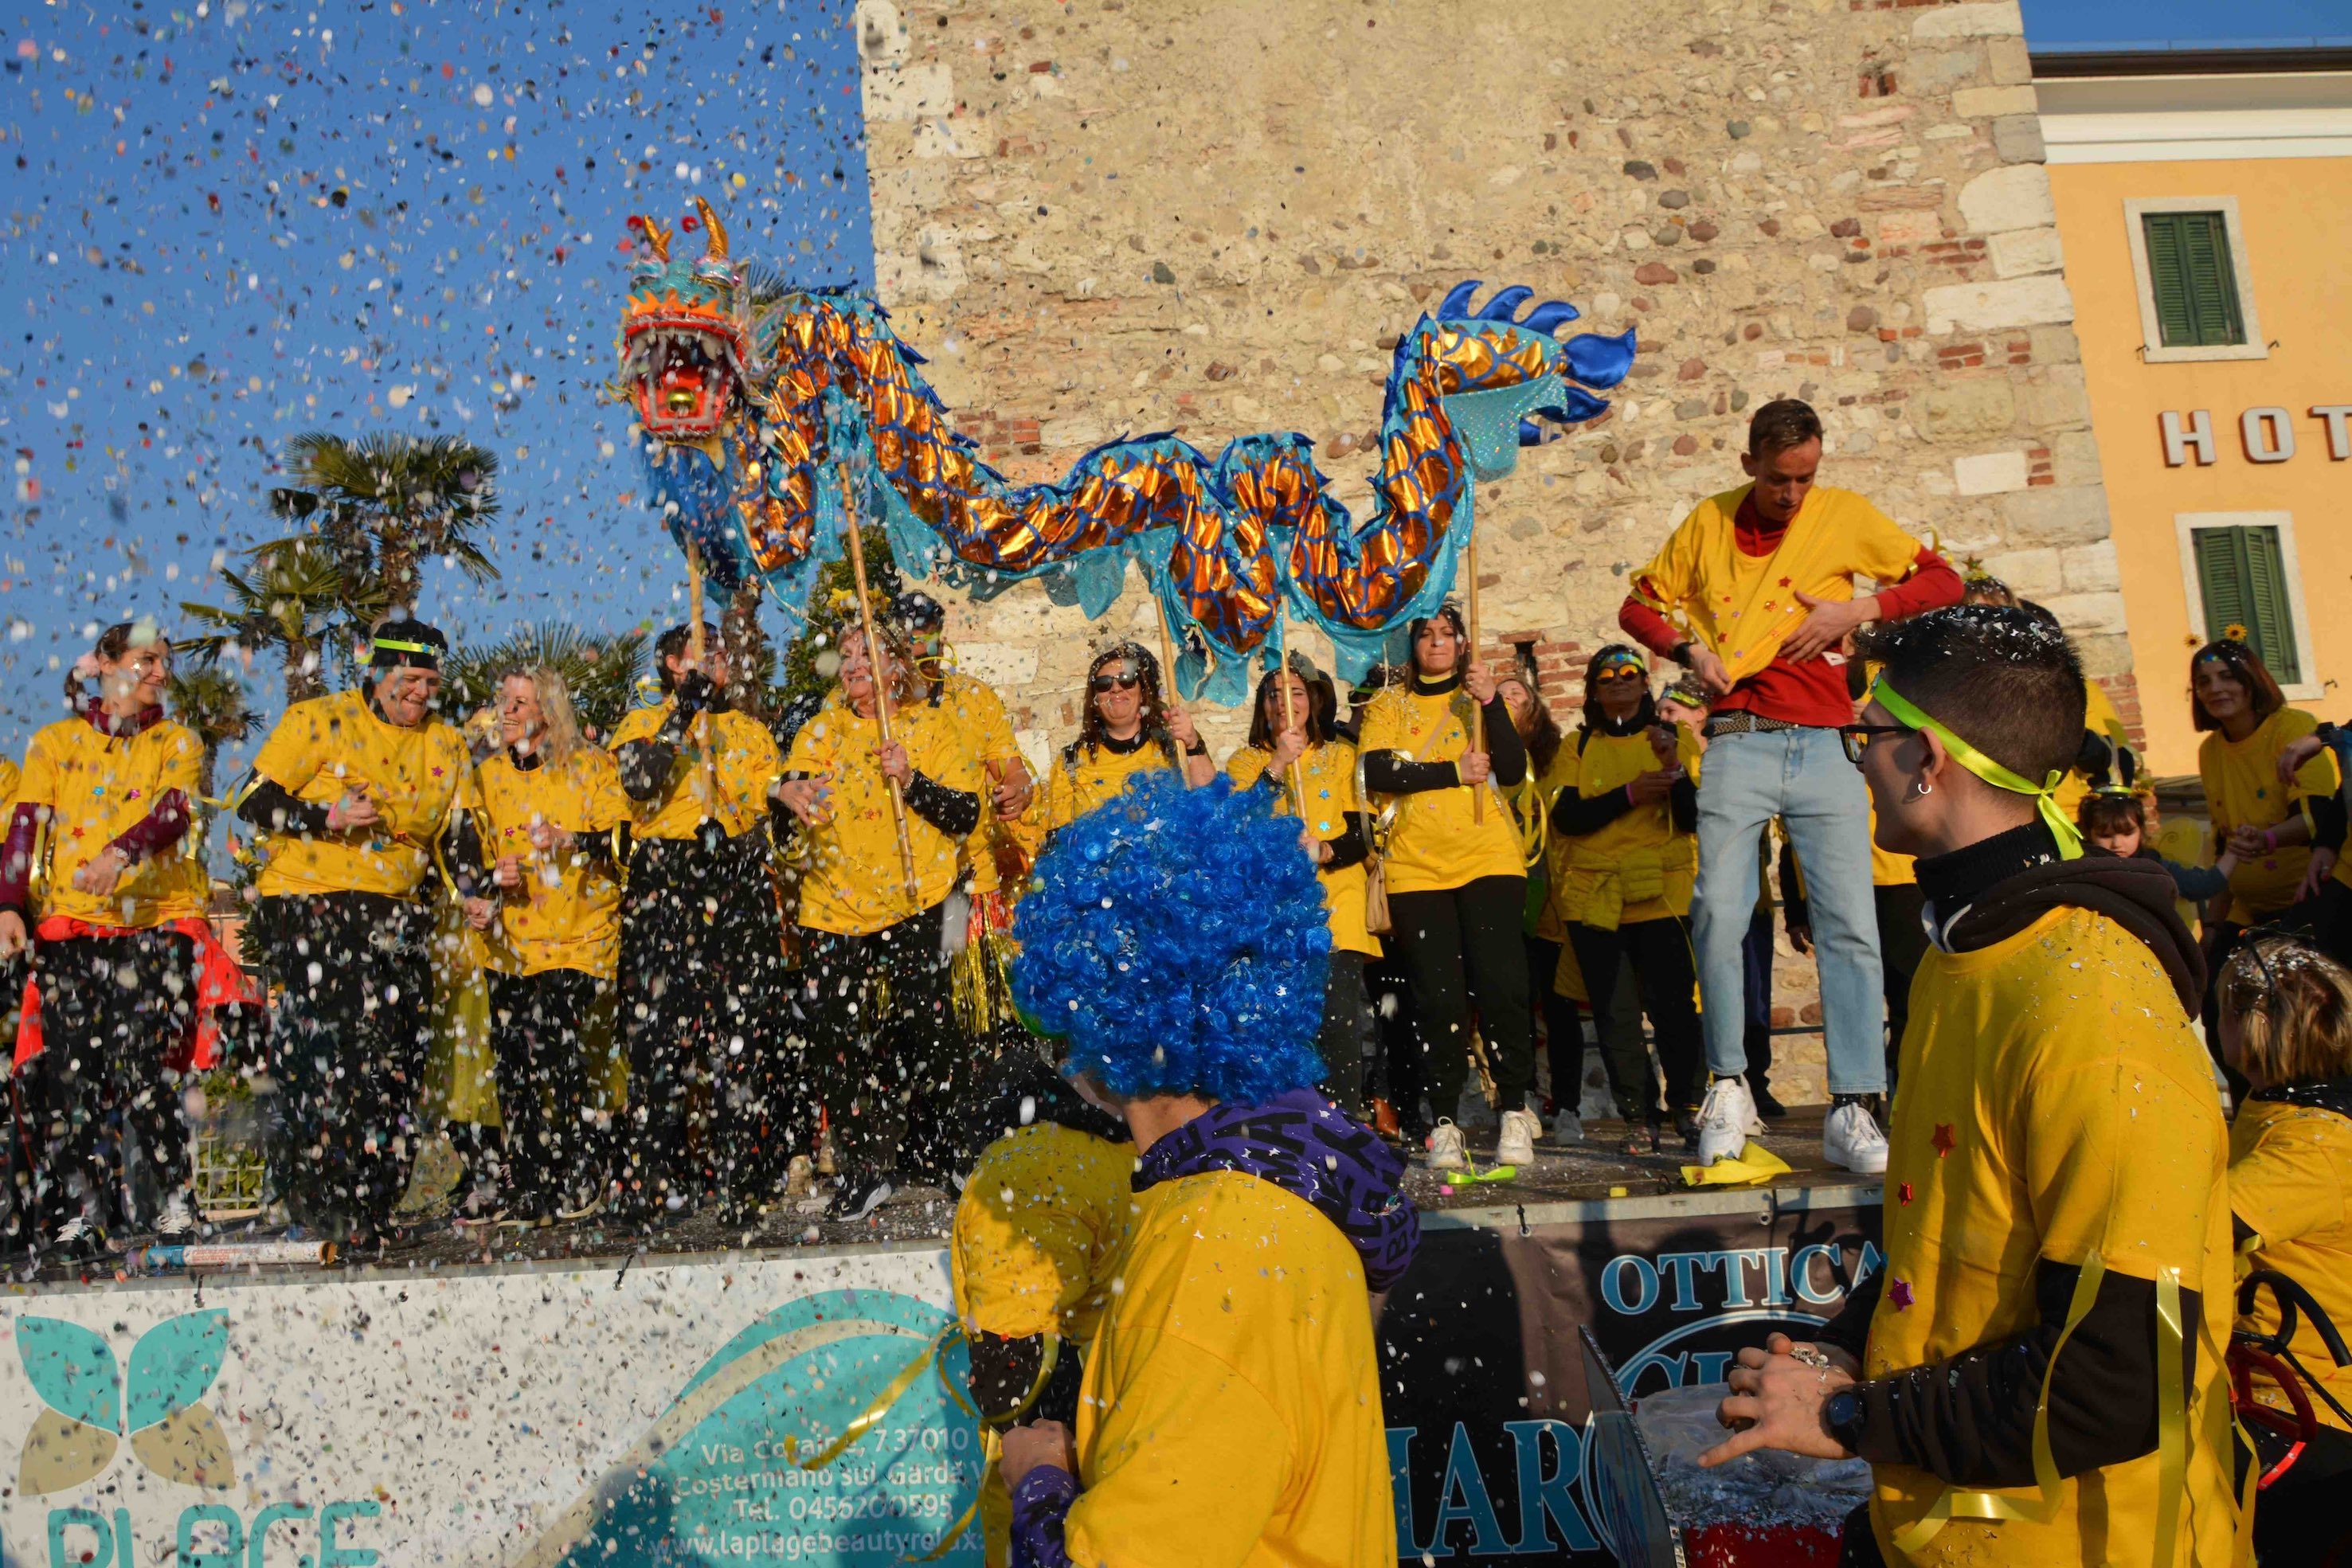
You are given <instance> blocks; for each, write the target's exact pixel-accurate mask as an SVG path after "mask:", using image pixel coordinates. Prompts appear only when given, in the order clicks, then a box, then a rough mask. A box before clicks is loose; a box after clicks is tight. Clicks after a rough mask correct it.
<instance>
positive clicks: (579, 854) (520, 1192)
mask: <svg viewBox="0 0 2352 1568" xmlns="http://www.w3.org/2000/svg"><path fill="white" fill-rule="evenodd" d="M498 715H499V740H500V742H501V747H500V749H499V751H498V752H497V753H496V754H494V755H493V756H491V757H489V758H486V759H485V760H484V761H483V762H482V764H481V766H480V768H479V769H478V773H477V778H478V781H479V790H480V795H481V821H480V824H479V826H480V828H481V830H482V831H481V837H482V844H481V850H480V854H481V858H482V860H483V862H485V864H484V867H483V871H484V873H485V874H483V875H482V876H480V877H478V878H477V880H476V883H475V885H476V888H477V890H478V893H479V894H481V896H478V897H474V898H469V899H467V901H466V919H467V923H468V924H470V925H472V926H473V927H474V928H475V929H476V930H477V931H485V932H488V931H489V930H490V929H491V927H492V925H493V923H495V925H496V927H497V929H496V932H495V936H494V939H493V941H492V942H491V944H490V948H489V960H488V966H487V967H488V971H489V986H490V1048H491V1053H492V1057H493V1060H494V1061H496V1063H497V1067H498V1082H499V1112H500V1113H501V1115H502V1117H503V1119H504V1121H505V1124H506V1151H507V1180H506V1182H505V1183H503V1184H502V1186H503V1187H504V1191H503V1192H502V1194H501V1196H502V1197H503V1199H504V1204H503V1207H504V1208H505V1210H506V1213H507V1217H508V1218H509V1219H510V1220H517V1221H520V1222H523V1223H526V1224H545V1223H546V1222H547V1221H549V1220H550V1219H551V1218H556V1217H557V1216H559V1215H562V1214H570V1213H576V1212H578V1211H581V1210H584V1209H585V1208H587V1207H589V1206H590V1204H591V1203H592V1202H593V1192H594V1189H595V1188H597V1187H600V1186H602V1182H601V1180H594V1179H591V1177H590V1173H589V1172H588V1171H587V1169H586V1164H587V1160H586V1140H585V1138H584V1136H583V1123H584V1120H585V1118H586V1116H587V1115H588V1063H587V1051H588V1044H587V1042H588V1036H589V1031H590V1029H591V1025H592V1022H593V1020H596V1019H599V1017H600V1015H601V1016H602V1018H603V1019H604V1020H605V1021H607V1022H609V1020H610V1018H611V1011H612V1003H613V981H614V973H615V971H616V970H617V968H618V967H619V964H620V957H621V884H620V880H619V867H620V865H621V863H622V858H623V856H622V852H621V850H620V847H619V844H618V843H617V842H616V839H617V838H619V837H620V835H621V834H623V833H625V831H626V827H627V823H628V821H629V816H630V812H629V798H628V796H627V795H626V794H625V792H624V791H623V790H622V789H621V771H620V768H619V766H618V765H617V764H615V763H614V760H613V758H612V756H611V754H610V753H608V752H605V751H604V750H602V749H600V748H599V747H593V746H589V745H586V744H585V743H583V741H582V739H581V737H580V721H579V719H578V717H577V716H575V715H574V714H573V712H572V692H571V688H570V687H569V686H568V685H565V684H564V680H563V676H562V674H560V673H558V672H557V671H555V670H553V669H551V668H550V667H548V666H547V665H544V664H536V665H530V666H526V667H524V668H521V669H516V670H509V672H508V673H507V674H505V675H504V676H503V677H501V678H500V680H499V706H498ZM485 884H487V885H485Z"/></svg>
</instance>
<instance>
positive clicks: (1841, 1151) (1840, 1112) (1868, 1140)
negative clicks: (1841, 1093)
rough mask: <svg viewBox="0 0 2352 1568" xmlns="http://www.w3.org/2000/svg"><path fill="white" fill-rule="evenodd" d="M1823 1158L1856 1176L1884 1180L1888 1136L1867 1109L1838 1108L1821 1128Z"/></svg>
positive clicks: (1843, 1106)
mask: <svg viewBox="0 0 2352 1568" xmlns="http://www.w3.org/2000/svg"><path fill="white" fill-rule="evenodd" d="M1822 1158H1823V1159H1825V1160H1827V1161H1829V1163H1830V1164H1832V1165H1833V1166H1844V1167H1845V1168H1846V1169H1848V1170H1850V1171H1852V1172H1853V1173H1854V1174H1855V1175H1856V1176H1885V1174H1886V1134H1884V1133H1882V1132H1880V1131H1879V1130H1878V1123H1877V1122H1876V1121H1875V1120H1874V1119H1873V1117H1872V1116H1871V1114H1870V1112H1869V1110H1868V1109H1867V1108H1866V1107H1864V1106H1862V1105H1857V1104H1853V1103H1847V1104H1843V1105H1840V1106H1837V1107H1836V1108H1834V1109H1833V1110H1832V1111H1831V1112H1830V1113H1829V1117H1828V1119H1827V1120H1826V1121H1824V1122H1822Z"/></svg>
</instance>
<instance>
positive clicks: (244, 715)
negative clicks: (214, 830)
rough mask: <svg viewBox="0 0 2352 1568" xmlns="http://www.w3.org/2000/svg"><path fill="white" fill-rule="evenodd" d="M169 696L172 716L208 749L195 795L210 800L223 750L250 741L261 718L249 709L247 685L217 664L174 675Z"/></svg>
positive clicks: (201, 762) (200, 764)
mask: <svg viewBox="0 0 2352 1568" xmlns="http://www.w3.org/2000/svg"><path fill="white" fill-rule="evenodd" d="M166 692H167V695H168V696H169V698H170V701H171V706H172V716H173V718H175V719H177V720H179V721H180V722H181V723H182V724H184V725H186V726H187V727H189V728H190V729H192V730H194V731H195V732H196V739H197V740H198V742H200V743H201V744H202V745H203V747H204V748H205V750H204V757H203V758H202V759H201V760H199V761H198V762H197V764H196V792H197V793H198V794H199V795H202V796H203V797H205V799H206V800H211V799H212V798H213V783H214V774H215V768H216V767H217V766H218V764H219V762H220V754H221V747H224V746H227V745H230V744H232V743H235V742H239V741H244V740H247V739H250V738H251V737H252V736H253V732H254V731H255V730H257V729H259V728H260V727H261V716H260V715H259V714H257V713H255V712H254V711H253V709H252V708H251V707H250V706H247V702H246V699H245V683H244V682H243V681H241V680H239V679H237V677H236V676H235V675H234V674H230V673H229V672H228V671H226V670H224V669H222V668H221V667H220V666H219V665H218V664H196V665H194V666H192V667H190V668H188V669H185V670H176V671H174V672H173V674H172V683H171V685H170V686H169V687H167V688H166Z"/></svg>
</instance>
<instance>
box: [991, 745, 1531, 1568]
mask: <svg viewBox="0 0 2352 1568" xmlns="http://www.w3.org/2000/svg"><path fill="white" fill-rule="evenodd" d="M1236 886H1241V887H1245V888H1247V889H1248V890H1249V892H1250V896H1249V897H1248V898H1246V899H1242V900H1236V899H1235V898H1234V895H1233V890H1234V888H1235V887H1236ZM1211 909H1213V910H1215V911H1217V912H1218V913H1219V915H1220V916H1221V918H1219V919H1217V920H1214V921H1209V920H1202V919H1201V918H1200V917H1199V912H1201V911H1204V910H1211ZM1014 921H1015V930H1016V934H1017V935H1018V936H1019V938H1020V942H1021V956H1020V957H1019V958H1018V959H1017V960H1016V961H1015V963H1014V966H1013V992H1014V995H1015V996H1016V997H1017V998H1019V999H1020V1000H1021V1003H1022V1005H1023V1007H1024V1009H1026V1010H1027V1011H1028V1013H1029V1014H1030V1016H1032V1017H1034V1018H1036V1019H1040V1020H1041V1021H1046V1022H1048V1027H1051V1028H1053V1029H1055V1030H1057V1031H1059V1032H1061V1033H1062V1034H1063V1035H1064V1036H1065V1038H1066V1040H1067V1042H1068V1061H1067V1062H1066V1067H1065V1071H1066V1072H1068V1073H1070V1074H1071V1075H1073V1077H1074V1078H1075V1080H1076V1083H1077V1085H1078V1088H1079V1090H1080V1092H1083V1093H1084V1094H1086V1095H1087V1098H1088V1099H1090V1100H1093V1101H1095V1102H1096V1103H1098V1104H1101V1105H1102V1106H1104V1107H1105V1108H1106V1109H1111V1110H1116V1111H1117V1112H1118V1113H1119V1115H1120V1116H1121V1118H1122V1119H1123V1120H1124V1121H1125V1122H1126V1124H1127V1126H1128V1129H1129V1132H1130V1133H1131V1134H1133V1136H1134V1140H1135V1146H1136V1148H1137V1150H1138V1151H1139V1164H1138V1166H1137V1168H1136V1171H1135V1174H1134V1176H1133V1177H1132V1178H1131V1181H1130V1186H1131V1187H1132V1190H1133V1192H1134V1195H1135V1197H1134V1203H1135V1214H1134V1220H1133V1230H1132V1234H1131V1235H1130V1237H1129V1241H1128V1244H1127V1253H1126V1257H1125V1260H1124V1261H1123V1262H1122V1263H1121V1264H1120V1265H1119V1266H1118V1290H1117V1291H1116V1293H1115V1294H1114V1295H1113V1296H1112V1298H1111V1300H1110V1301H1109V1303H1108V1307H1107V1309H1106V1310H1105V1311H1104V1312H1103V1314H1102V1317H1101V1321H1100V1328H1099V1330H1098V1331H1097V1335H1096V1338H1095V1343H1094V1346H1093V1349H1092V1351H1091V1352H1090V1353H1089V1354H1088V1355H1087V1364H1086V1374H1085V1376H1084V1378H1083V1380H1082V1382H1081V1385H1080V1389H1079V1399H1078V1407H1077V1420H1076V1427H1075V1428H1073V1427H1070V1426H1068V1425H1066V1424H1064V1423H1061V1422H1055V1421H1039V1422H1034V1423H1032V1424H1030V1425H1027V1426H1022V1427H1013V1429H1012V1430H1010V1431H1008V1432H1006V1433H1005V1435H1004V1444H1003V1475H1004V1479H1005V1481H1006V1482H1007V1484H1008V1485H1009V1486H1010V1487H1011V1489H1012V1494H1013V1528H1012V1535H1013V1560H1014V1561H1015V1562H1022V1563H1037V1564H1040V1565H1041V1568H1062V1565H1064V1564H1084V1565H1086V1568H1100V1565H1102V1564H1108V1563H1120V1564H1127V1563H1168V1564H1177V1563H1183V1564H1188V1565H1189V1564H1202V1565H1206V1564H1236V1565H1237V1564H1240V1563H1318V1564H1322V1565H1325V1568H1374V1565H1375V1564H1377V1565H1378V1568H1392V1565H1393V1564H1394V1563H1395V1562H1396V1512H1395V1504H1394V1500H1393V1494H1392V1492H1391V1483H1390V1469H1389V1462H1388V1448H1387V1437H1386V1433H1385V1431H1384V1429H1383V1424H1382V1422H1381V1378H1380V1364H1379V1357H1378V1354H1377V1352H1376V1350H1375V1347H1374V1343H1373V1336H1372V1314H1371V1312H1370V1301H1369V1299H1368V1291H1384V1290H1387V1289H1388V1288H1389V1287H1390V1286H1391V1285H1393V1284H1394V1283H1395V1282H1396V1281H1398V1280H1399V1279H1400V1278H1401V1277H1402V1275H1403V1272H1404V1270H1405V1268H1406V1266H1407V1265H1408V1264H1409V1263H1410V1261H1411V1260H1412V1251H1413V1248H1414V1245H1415V1242H1416V1240H1417V1239H1418V1221H1417V1218H1416V1216H1415V1214H1414V1212H1413V1208H1412V1204H1411V1203H1410V1202H1409V1201H1408V1200H1407V1199H1406V1198H1405V1197H1404V1195H1403V1193H1402V1190H1401V1184H1402V1177H1403V1174H1404V1173H1403V1162H1402V1159H1401V1157H1400V1156H1399V1155H1396V1154H1395V1153H1394V1152H1393V1151H1391V1149H1390V1148H1389V1147H1388V1145H1385V1144H1383V1143H1381V1140H1380V1139H1379V1137H1378V1136H1377V1135H1375V1134H1373V1133H1372V1132H1371V1131H1370V1129H1368V1128H1366V1127H1364V1126H1362V1125H1361V1124H1358V1123H1357V1122H1355V1121H1354V1120H1353V1119H1351V1118H1350V1117H1349V1116H1348V1115H1346V1114H1345V1113H1342V1112H1341V1111H1340V1110H1339V1108H1337V1107H1336V1106H1334V1105H1332V1104H1331V1103H1330V1102H1329V1101H1328V1100H1326V1099H1325V1098H1324V1097H1323V1096H1322V1095H1321V1094H1320V1093H1318V1092H1317V1091H1316V1090H1315V1089H1314V1088H1313V1087H1312V1085H1313V1083H1314V1082H1315V1081H1316V1079H1317V1078H1318V1076H1320V1074H1321V1072H1322V1071H1323V1064H1322V1060H1321V1058H1320V1057H1319V1056H1318V1054H1317V1053H1316V1051H1315V1050H1314V1044H1313V1041H1314V1037H1315V1031H1316V1030H1317V1028H1318V1025H1319V1022H1320V1014H1321V1008H1320V1005H1319V1004H1320V998H1321V996H1322V992H1323V974H1322V971H1323V967H1324V962H1325V955H1326V953H1327V952H1328V947H1329V943H1330V925H1329V915H1328V911H1327V909H1326V907H1325V904H1324V897H1323V890H1322V887H1321V884H1320V880H1319V878H1318V877H1317V875H1316V874H1315V872H1314V869H1313V867H1312V866H1311V865H1310V864H1309V863H1308V862H1307V859H1306V857H1305V856H1303V855H1301V854H1300V853H1299V852H1298V846H1297V829H1296V827H1295V826H1294V825H1293V824H1292V823H1291V822H1290V821H1287V820H1286V819H1281V818H1276V817H1274V816H1272V815H1270V814H1269V813H1268V811H1267V810H1266V803H1265V797H1264V795H1263V793H1262V792H1260V791H1256V790H1244V791H1226V790H1221V789H1185V788H1183V787H1182V785H1181V784H1180V783H1179V782H1178V781H1177V780H1175V779H1170V778H1163V777H1157V776H1155V777H1153V778H1151V779H1146V780H1143V781H1142V782H1140V783H1139V784H1138V785H1137V786H1136V787H1135V788H1134V789H1133V790H1132V791H1130V792H1129V795H1128V796H1127V797H1126V798H1125V799H1123V800H1118V801H1116V802H1114V803H1112V804H1111V805H1110V806H1108V807H1107V808H1105V809H1104V810H1097V811H1096V812H1094V813H1093V814H1091V815H1089V816H1087V817H1083V818H1081V819H1079V820H1078V821H1076V823H1074V824H1073V825H1072V826H1071V827H1070V828H1068V829H1066V830H1065V831H1064V832H1063V833H1062V835H1061V836H1060V837H1059V838H1058V839H1057V840H1056V841H1055V843H1054V844H1053V845H1051V846H1050V847H1049V848H1048V849H1047V850H1046V852H1045V854H1044V855H1043V856H1041V857H1040V858H1039V860H1038V862H1037V872H1036V881H1035V883H1034V886H1033V887H1032V889H1031V891H1030V893H1029V894H1028V896H1026V897H1025V898H1024V899H1023V900H1022V902H1021V904H1020V905H1019V908H1018V910H1017V912H1016V914H1015V916H1014ZM1512 934H1513V936H1516V935H1517V933H1516V931H1514V932H1513V933H1512Z"/></svg>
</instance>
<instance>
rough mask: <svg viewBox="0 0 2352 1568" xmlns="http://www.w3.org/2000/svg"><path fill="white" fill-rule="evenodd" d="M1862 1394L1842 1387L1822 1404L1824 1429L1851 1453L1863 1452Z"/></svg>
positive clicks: (1839, 1445)
mask: <svg viewBox="0 0 2352 1568" xmlns="http://www.w3.org/2000/svg"><path fill="white" fill-rule="evenodd" d="M1863 1418H1864V1417H1863V1406H1862V1396H1861V1394H1860V1393H1858V1392H1857V1391H1855V1390H1854V1389H1853V1388H1851V1387H1847V1388H1841V1389H1839V1390H1838V1391H1837V1392H1836V1393H1835V1394H1832V1395H1831V1396H1829V1398H1828V1399H1826V1400H1824V1401H1823V1402H1822V1430H1823V1431H1825V1432H1827V1433H1828V1434H1829V1435H1830V1437H1832V1438H1833V1439H1834V1440H1835V1441H1836V1443H1837V1446H1838V1447H1839V1448H1843V1449H1844V1450H1845V1451H1846V1452H1847V1453H1849V1454H1858V1453H1860V1452H1862V1425H1863Z"/></svg>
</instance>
